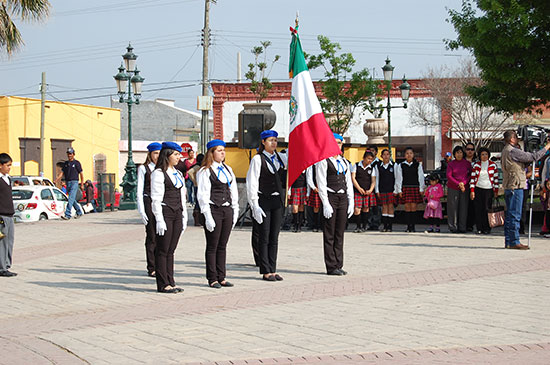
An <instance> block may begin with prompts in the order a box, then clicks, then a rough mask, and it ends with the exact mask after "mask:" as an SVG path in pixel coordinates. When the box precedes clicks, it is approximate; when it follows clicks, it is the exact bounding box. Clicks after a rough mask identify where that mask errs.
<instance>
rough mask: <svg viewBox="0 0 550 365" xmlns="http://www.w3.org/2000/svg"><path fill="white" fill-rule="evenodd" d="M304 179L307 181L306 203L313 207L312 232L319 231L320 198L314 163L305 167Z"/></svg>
mask: <svg viewBox="0 0 550 365" xmlns="http://www.w3.org/2000/svg"><path fill="white" fill-rule="evenodd" d="M306 181H307V191H308V198H307V205H309V206H310V207H311V208H312V209H313V222H312V224H311V226H312V229H313V232H319V226H320V225H321V214H320V212H319V210H320V208H321V199H320V198H319V190H318V189H317V174H316V168H315V165H311V166H310V167H308V168H307V169H306Z"/></svg>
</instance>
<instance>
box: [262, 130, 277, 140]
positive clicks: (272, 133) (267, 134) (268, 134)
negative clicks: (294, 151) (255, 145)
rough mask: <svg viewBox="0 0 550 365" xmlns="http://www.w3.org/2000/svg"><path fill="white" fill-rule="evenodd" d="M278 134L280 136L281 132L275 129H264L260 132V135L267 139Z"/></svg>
mask: <svg viewBox="0 0 550 365" xmlns="http://www.w3.org/2000/svg"><path fill="white" fill-rule="evenodd" d="M278 136H279V133H277V132H275V131H274V130H273V129H270V130H267V131H263V132H262V133H260V137H261V138H262V139H266V138H269V137H278Z"/></svg>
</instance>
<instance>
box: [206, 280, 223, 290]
mask: <svg viewBox="0 0 550 365" xmlns="http://www.w3.org/2000/svg"><path fill="white" fill-rule="evenodd" d="M208 285H209V286H210V287H211V288H215V289H221V287H222V286H221V284H220V283H218V282H217V281H215V282H213V283H210V284H208Z"/></svg>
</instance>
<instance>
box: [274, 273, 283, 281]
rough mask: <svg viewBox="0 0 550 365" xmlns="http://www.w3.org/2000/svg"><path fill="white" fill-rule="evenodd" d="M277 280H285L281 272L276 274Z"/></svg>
mask: <svg viewBox="0 0 550 365" xmlns="http://www.w3.org/2000/svg"><path fill="white" fill-rule="evenodd" d="M275 280H277V281H283V277H282V276H281V275H279V274H275Z"/></svg>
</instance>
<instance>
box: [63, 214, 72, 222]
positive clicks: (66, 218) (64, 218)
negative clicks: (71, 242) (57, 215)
mask: <svg viewBox="0 0 550 365" xmlns="http://www.w3.org/2000/svg"><path fill="white" fill-rule="evenodd" d="M61 219H63V220H65V221H68V220H69V219H71V217H67V216H66V215H62V216H61Z"/></svg>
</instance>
